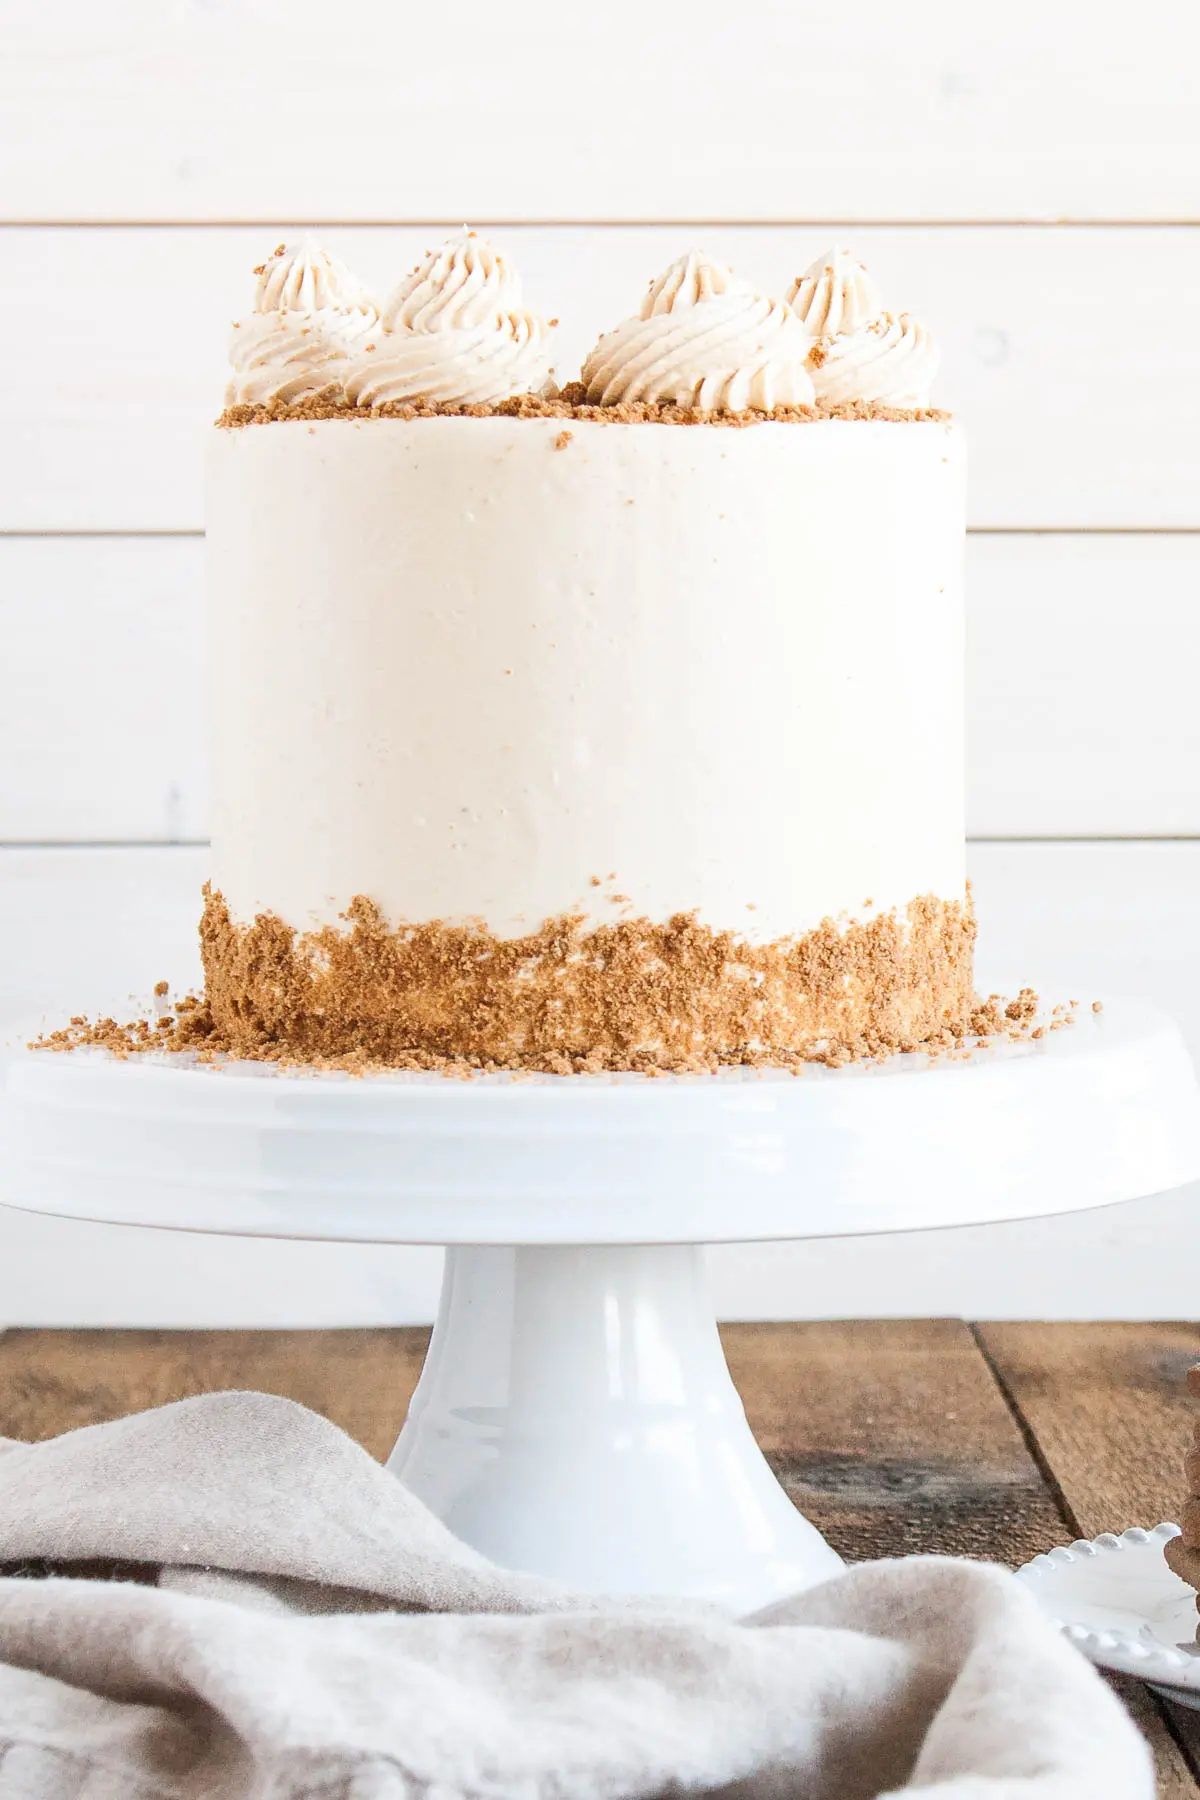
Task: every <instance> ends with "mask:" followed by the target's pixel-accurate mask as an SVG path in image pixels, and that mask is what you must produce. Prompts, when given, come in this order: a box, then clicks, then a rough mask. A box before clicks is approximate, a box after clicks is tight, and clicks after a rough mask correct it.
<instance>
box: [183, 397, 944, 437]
mask: <svg viewBox="0 0 1200 1800" xmlns="http://www.w3.org/2000/svg"><path fill="white" fill-rule="evenodd" d="M331 419H336V420H342V421H353V422H360V421H362V420H364V419H373V420H381V419H393V420H394V419H404V420H408V419H550V420H557V421H560V422H562V421H566V420H570V421H573V422H576V423H579V424H589V425H710V426H711V425H716V426H735V427H736V426H749V425H769V424H795V425H811V424H826V423H829V422H831V421H838V420H840V421H863V422H874V423H876V424H878V423H880V422H884V423H888V424H903V425H912V424H917V425H929V424H933V425H946V424H949V423H950V421H951V414H950V413H948V412H943V411H941V410H940V409H938V408H937V407H931V406H924V407H899V406H883V405H880V404H879V403H878V402H875V401H866V400H854V401H848V402H846V403H845V404H842V405H837V406H822V405H819V404H818V405H810V406H778V407H772V408H755V407H746V408H743V409H741V410H739V411H737V412H730V411H724V410H706V409H703V408H701V407H696V406H676V405H674V404H673V403H671V402H667V401H663V402H659V401H627V402H623V403H620V404H611V405H607V406H599V405H593V404H591V403H590V402H588V401H582V400H576V399H572V398H567V397H566V396H565V393H564V394H560V395H558V396H556V397H552V398H551V397H547V396H545V395H539V394H517V395H513V396H512V397H511V398H510V399H507V400H501V401H496V402H491V401H476V402H472V403H470V404H467V405H458V404H455V403H446V402H438V401H428V400H392V401H386V402H384V403H383V404H381V405H379V406H372V407H367V406H351V405H348V404H346V403H345V402H344V401H339V400H337V399H330V398H328V397H321V396H314V397H311V398H306V399H304V400H297V401H280V400H273V401H270V402H268V403H266V404H264V405H260V406H249V405H242V406H227V407H226V408H225V410H224V412H223V413H222V414H221V415H220V417H219V418H218V419H216V420H215V421H214V422H215V424H216V425H217V426H218V427H219V428H220V429H221V430H224V431H238V430H241V429H242V428H243V427H245V426H248V425H281V424H288V423H292V424H303V423H308V424H312V423H314V422H316V421H318V420H331ZM563 435H564V436H566V438H567V439H568V441H569V436H570V434H569V433H565V434H563ZM563 447H564V448H565V445H564V446H563Z"/></svg>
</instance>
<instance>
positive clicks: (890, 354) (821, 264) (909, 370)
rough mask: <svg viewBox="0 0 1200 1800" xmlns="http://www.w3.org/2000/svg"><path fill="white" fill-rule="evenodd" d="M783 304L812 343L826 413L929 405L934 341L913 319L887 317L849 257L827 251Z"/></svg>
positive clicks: (871, 286) (877, 294)
mask: <svg viewBox="0 0 1200 1800" xmlns="http://www.w3.org/2000/svg"><path fill="white" fill-rule="evenodd" d="M787 298H788V304H789V305H790V307H791V309H792V311H793V312H794V313H795V315H796V317H797V319H799V321H800V322H801V324H802V325H803V326H804V328H805V329H806V330H807V331H809V332H811V333H812V335H813V337H814V338H815V339H816V342H815V343H814V345H813V346H812V350H811V354H810V357H809V365H808V366H809V370H810V373H811V375H812V380H813V386H814V388H815V389H816V395H817V399H818V400H819V401H821V403H822V404H823V405H825V406H844V405H847V404H848V403H851V402H853V401H856V400H861V401H864V402H867V403H869V404H872V405H876V406H895V407H925V406H928V405H929V391H930V388H931V386H932V384H933V378H934V376H935V375H936V374H937V369H938V362H939V360H940V358H939V355H938V350H937V346H936V344H935V342H934V339H933V336H932V333H931V332H930V331H929V330H928V329H927V328H926V327H925V326H924V325H922V324H920V323H919V321H918V320H916V319H914V318H913V317H912V315H911V314H910V313H898V314H897V313H891V312H889V311H888V310H887V308H886V307H885V306H884V304H883V297H882V295H881V294H880V292H879V290H878V288H877V287H876V285H875V283H874V281H872V279H871V277H870V275H869V274H868V273H867V270H866V269H865V267H864V266H863V264H862V263H860V262H858V261H857V260H856V259H855V258H854V257H853V256H852V255H851V254H850V252H849V251H848V250H844V249H841V248H834V249H832V250H827V251H826V253H825V255H824V256H819V257H818V258H817V260H816V261H815V262H814V263H810V264H809V266H808V268H807V269H806V270H805V271H804V273H803V275H798V276H797V277H796V279H795V281H794V282H793V283H792V285H791V288H790V289H789V291H788V296H787Z"/></svg>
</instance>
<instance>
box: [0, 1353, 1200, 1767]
mask: <svg viewBox="0 0 1200 1800" xmlns="http://www.w3.org/2000/svg"><path fill="white" fill-rule="evenodd" d="M427 1338H428V1334H427V1333H426V1332H424V1331H411V1330H410V1331H339V1332H187V1333H172V1332H94V1331H70V1332H62V1331H10V1332H7V1333H4V1334H3V1335H0V1435H4V1436H17V1437H23V1438H26V1439H29V1440H36V1439H40V1438H43V1437H48V1436H52V1435H54V1434H55V1433H57V1432H60V1431H64V1430H70V1429H71V1428H72V1427H74V1426H78V1425H86V1424H94V1423H99V1422H100V1421H102V1420H106V1419H111V1418H116V1417H119V1416H121V1415H122V1414H123V1413H126V1412H129V1411H134V1410H137V1409H139V1408H141V1407H147V1406H155V1405H162V1404H163V1403H165V1402H167V1401H170V1400H175V1399H181V1398H183V1397H184V1396H185V1395H188V1394H194V1393H204V1392H213V1391H216V1390H219V1389H221V1388H229V1387H255V1388H259V1389H264V1390H266V1391H267V1392H271V1393H280V1394H284V1395H286V1396H287V1397H288V1398H290V1399H294V1400H298V1401H300V1402H301V1403H302V1404H303V1405H307V1406H310V1407H312V1408H313V1409H314V1410H316V1411H318V1412H320V1413H322V1414H323V1415H324V1416H325V1417H326V1418H329V1419H332V1420H333V1422H334V1423H335V1424H338V1425H340V1426H341V1427H342V1428H343V1429H344V1430H346V1431H349V1432H350V1434H351V1435H352V1436H354V1437H356V1438H357V1439H358V1440H359V1441H360V1442H361V1443H363V1444H364V1445H365V1447H366V1448H367V1449H368V1450H369V1451H370V1452H371V1453H372V1454H373V1455H375V1456H377V1457H383V1456H386V1455H387V1454H388V1452H389V1451H390V1449H391V1446H392V1444H393V1442H394V1440H395V1436H396V1433H397V1431H398V1428H399V1423H400V1417H401V1414H402V1411H403V1408H404V1405H405V1403H406V1400H407V1397H408V1395H409V1393H410V1392H411V1390H412V1387H413V1385H414V1384H415V1380H416V1377H417V1374H418V1372H419V1368H420V1362H421V1358H422V1356H423V1354H424V1349H425V1345H426V1342H427ZM723 1338H724V1342H725V1347H726V1351H727V1354H728V1356H729V1359H730V1366H731V1368H732V1370H733V1373H734V1377H735V1379H736V1380H737V1381H738V1383H739V1385H740V1387H741V1391H742V1395H743V1398H744V1400H745V1402H746V1409H747V1415H748V1417H749V1419H750V1423H751V1425H752V1427H753V1428H754V1430H755V1432H756V1434H757V1436H758V1438H759V1441H760V1443H762V1445H763V1447H764V1449H765V1450H766V1452H767V1454H768V1456H769V1458H770V1460H771V1462H772V1464H773V1466H774V1467H775V1469H776V1471H777V1473H778V1474H779V1475H780V1477H781V1479H782V1480H783V1482H784V1485H785V1487H786V1488H787V1490H788V1492H789V1493H791V1494H792V1496H793V1498H794V1499H795V1500H796V1501H797V1503H798V1504H800V1505H802V1506H803V1507H804V1509H805V1510H806V1511H807V1512H808V1513H809V1515H810V1516H811V1517H812V1518H813V1519H814V1520H815V1521H816V1522H817V1523H818V1524H819V1525H820V1526H821V1527H822V1529H824V1530H825V1531H827V1532H828V1533H829V1535H830V1537H831V1539H832V1541H833V1542H835V1543H836V1544H838V1546H839V1547H840V1548H841V1549H842V1550H843V1552H844V1553H845V1554H847V1555H848V1556H850V1557H851V1558H852V1559H853V1560H862V1559H864V1558H866V1557H870V1556H877V1555H895V1554H907V1553H911V1552H922V1551H938V1552H946V1553H949V1554H960V1555H974V1556H984V1557H988V1558H994V1559H999V1560H1005V1561H1015V1560H1021V1559H1022V1558H1023V1557H1025V1556H1026V1555H1028V1554H1029V1553H1030V1551H1031V1549H1032V1548H1036V1547H1037V1546H1038V1545H1039V1544H1041V1543H1045V1542H1046V1541H1047V1540H1048V1538H1049V1537H1053V1536H1054V1535H1055V1534H1056V1532H1058V1531H1060V1530H1061V1529H1062V1523H1063V1521H1062V1518H1061V1514H1060V1513H1059V1512H1058V1509H1057V1507H1056V1505H1055V1502H1054V1500H1053V1498H1052V1497H1051V1495H1050V1493H1049V1491H1048V1490H1047V1488H1046V1487H1045V1484H1044V1483H1043V1481H1042V1479H1041V1477H1040V1475H1039V1473H1038V1470H1037V1468H1036V1466H1035V1464H1034V1462H1033V1460H1032V1458H1031V1457H1030V1456H1029V1453H1028V1451H1027V1450H1026V1447H1025V1445H1024V1442H1023V1440H1022V1437H1021V1433H1020V1431H1019V1430H1018V1428H1017V1426H1016V1424H1015V1422H1014V1420H1013V1418H1012V1415H1011V1413H1010V1412H1009V1410H1008V1408H1007V1406H1006V1405H1005V1403H1004V1401H1003V1399H1002V1397H1001V1395H1000V1393H999V1391H998V1389H997V1388H996V1386H995V1384H994V1382H993V1381H992V1380H991V1378H990V1376H989V1374H988V1371H987V1369H986V1367H985V1365H984V1363H983V1361H982V1359H981V1358H980V1356H979V1355H978V1352H977V1350H976V1348H975V1346H974V1343H973V1341H972V1339H971V1336H970V1334H969V1332H968V1330H967V1328H966V1327H965V1326H963V1325H961V1324H958V1323H957V1322H953V1321H936V1320H935V1321H917V1322H903V1321H900V1322H895V1321H893V1322H887V1323H883V1322H874V1323H872V1324H865V1325H864V1324H861V1323H859V1324H855V1323H847V1324H838V1325H829V1324H820V1325H808V1326H794V1325H735V1326H729V1327H726V1328H725V1331H724V1333H723ZM88 1572H91V1573H94V1574H102V1575H109V1576H111V1575H114V1574H117V1575H124V1576H127V1577H135V1578H136V1575H137V1571H136V1570H134V1569H132V1568H130V1569H124V1568H122V1569H99V1568H97V1569H93V1570H91V1571H87V1570H80V1571H78V1573H88ZM1119 1691H1122V1692H1123V1693H1124V1697H1125V1698H1126V1701H1127V1703H1128V1704H1129V1705H1130V1706H1131V1709H1132V1710H1133V1713H1134V1716H1135V1718H1137V1720H1138V1722H1139V1724H1140V1725H1141V1726H1142V1729H1143V1730H1144V1731H1145V1732H1146V1735H1147V1737H1148V1738H1149V1741H1150V1743H1151V1746H1152V1748H1153V1750H1154V1754H1155V1758H1156V1762H1157V1765H1158V1771H1159V1795H1160V1797H1161V1800H1195V1797H1196V1794H1197V1792H1198V1791H1200V1789H1198V1788H1197V1785H1196V1783H1195V1782H1194V1781H1193V1778H1192V1776H1191V1774H1190V1771H1189V1769H1188V1766H1187V1763H1186V1762H1185V1760H1184V1758H1183V1756H1182V1755H1181V1753H1180V1750H1179V1747H1178V1745H1177V1744H1176V1742H1175V1741H1174V1739H1173V1738H1172V1737H1171V1736H1170V1734H1169V1733H1168V1732H1167V1731H1166V1729H1165V1727H1164V1725H1163V1721H1162V1718H1161V1717H1160V1715H1159V1714H1158V1713H1157V1711H1156V1709H1155V1708H1154V1706H1153V1704H1152V1703H1151V1702H1150V1701H1149V1699H1148V1697H1147V1695H1146V1691H1145V1690H1144V1689H1142V1688H1140V1687H1139V1686H1138V1684H1135V1683H1127V1684H1124V1686H1123V1687H1122V1688H1120V1689H1119Z"/></svg>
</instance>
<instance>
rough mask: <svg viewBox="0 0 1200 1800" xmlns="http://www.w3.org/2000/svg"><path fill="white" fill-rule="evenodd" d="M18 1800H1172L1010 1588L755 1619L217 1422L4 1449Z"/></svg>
mask: <svg viewBox="0 0 1200 1800" xmlns="http://www.w3.org/2000/svg"><path fill="white" fill-rule="evenodd" d="M96 1558H100V1559H117V1560H122V1561H136V1562H140V1563H147V1564H154V1565H158V1566H159V1573H158V1578H157V1585H153V1586H151V1585H138V1584H136V1583H134V1582H117V1581H104V1582H98V1581H79V1580H71V1579H65V1578H61V1577H50V1578H48V1579H41V1580H36V1579H27V1578H20V1577H17V1578H10V1579H4V1580H0V1800H201V1797H203V1800H416V1797H417V1796H420V1797H421V1800H618V1797H619V1800H628V1797H632V1796H638V1797H639V1800H640V1797H649V1796H666V1795H672V1796H676V1795H680V1794H707V1795H713V1794H716V1795H724V1796H727V1797H729V1800H734V1797H736V1800H785V1796H786V1797H788V1800H792V1797H795V1800H799V1797H800V1796H803V1797H804V1800H866V1797H867V1796H877V1795H881V1794H888V1793H892V1792H895V1791H897V1790H904V1791H905V1792H906V1793H912V1794H927V1795H930V1796H934V1795H936V1796H937V1800H1110V1797H1111V1800H1151V1796H1152V1795H1153V1779H1152V1775H1151V1770H1150V1765H1149V1759H1148V1756H1147V1753H1146V1750H1145V1747H1144V1745H1143V1744H1142V1741H1141V1739H1140V1738H1139V1736H1138V1734H1137V1733H1136V1732H1135V1730H1134V1728H1133V1727H1132V1725H1131V1724H1130V1723H1129V1721H1128V1719H1127V1718H1126V1717H1125V1714H1124V1713H1123V1711H1122V1709H1121V1707H1120V1706H1119V1705H1118V1703H1117V1701H1116V1700H1115V1699H1114V1698H1113V1696H1112V1695H1111V1694H1110V1693H1109V1692H1108V1690H1107V1688H1106V1687H1105V1686H1104V1684H1103V1682H1101V1681H1100V1679H1099V1678H1098V1677H1097V1676H1096V1675H1095V1673H1094V1672H1093V1671H1092V1669H1091V1668H1089V1666H1088V1665H1087V1664H1086V1663H1085V1662H1084V1660H1083V1658H1082V1657H1080V1656H1079V1655H1078V1653H1077V1652H1076V1651H1075V1650H1073V1649H1072V1648H1071V1647H1070V1646H1069V1645H1067V1644H1066V1643H1064V1642H1062V1641H1061V1640H1060V1639H1059V1638H1058V1637H1057V1636H1056V1635H1055V1633H1054V1631H1053V1630H1052V1629H1051V1628H1050V1627H1049V1626H1048V1625H1047V1624H1046V1623H1045V1621H1044V1620H1043V1619H1042V1618H1041V1616H1040V1615H1039V1614H1038V1612H1037V1611H1036V1608H1035V1606H1034V1603H1033V1601H1032V1600H1031V1599H1030V1598H1029V1596H1028V1595H1027V1594H1026V1593H1025V1592H1024V1590H1023V1588H1022V1587H1021V1586H1020V1584H1019V1583H1018V1582H1016V1581H1015V1580H1014V1579H1013V1578H1012V1577H1011V1576H1009V1575H1007V1574H1005V1573H1003V1572H1002V1571H1001V1570H998V1569H993V1568H988V1567H984V1566H982V1565H978V1564H972V1563H963V1562H954V1561H950V1560H947V1559H942V1558H936V1557H916V1558H911V1559H908V1560H905V1561H901V1562H881V1563H872V1564H865V1565H863V1566H862V1567H860V1568H857V1569H852V1570H850V1571H848V1572H847V1573H846V1574H844V1575H841V1576H838V1577H837V1578H836V1579H835V1580H833V1581H830V1582H827V1583H825V1584H824V1586H822V1587H820V1588H816V1589H814V1590H811V1591H810V1592H808V1593H805V1594H801V1595H799V1596H797V1597H796V1598H794V1599H790V1600H787V1601H784V1602H782V1603H781V1604H779V1605H776V1606H774V1607H771V1608H770V1609H768V1610H767V1611H765V1612H762V1613H759V1614H757V1615H755V1616H754V1617H753V1618H750V1619H746V1620H742V1621H741V1622H736V1621H733V1620H730V1619H728V1618H725V1617H724V1616H722V1615H720V1614H718V1613H716V1612H715V1611H713V1610H710V1609H707V1608H703V1607H698V1606H691V1607H689V1606H684V1605H679V1604H672V1603H670V1602H662V1603H655V1602H639V1603H637V1604H631V1603H628V1602H626V1603H621V1602H609V1601H604V1600H597V1599H594V1598H589V1597H583V1596H576V1595H571V1594H567V1593H565V1592H563V1591H562V1590H560V1589H557V1588H554V1587H551V1586H550V1585H549V1584H547V1583H544V1582H541V1581H538V1580H536V1579H534V1578H532V1577H529V1576H523V1575H510V1574H507V1573H505V1572H503V1571H501V1570H499V1569H496V1568H494V1567H493V1566H492V1565H491V1564H489V1563H487V1562H486V1561H485V1560H484V1559H483V1558H482V1557H480V1556H478V1555H477V1554H476V1553H475V1552H474V1551H471V1550H468V1549H466V1548H465V1546H463V1545H462V1544H460V1543H458V1542H457V1541H456V1540H455V1539H454V1538H452V1537H451V1536H450V1534H449V1533H448V1532H447V1531H446V1530H445V1529H444V1527H443V1526H442V1525H440V1524H439V1523H438V1522H437V1520H435V1519H433V1518H432V1517H431V1516H430V1514H429V1513H427V1512H426V1511H425V1509H424V1508H423V1507H422V1506H421V1505H420V1504H419V1503H418V1502H417V1501H416V1500H415V1499H413V1497H412V1496H411V1495H409V1494H408V1493H406V1492H405V1490H404V1489H403V1488H402V1487H401V1486H400V1484H399V1483H398V1482H397V1481H396V1480H395V1479H394V1478H393V1477H392V1476H390V1475H388V1474H387V1472H386V1471H385V1470H383V1469H382V1468H380V1467H379V1465H378V1464H377V1463H375V1462H373V1461H372V1459H371V1458H370V1457H369V1456H368V1455H367V1454H366V1452H365V1451H363V1450H361V1449H359V1448H358V1446H357V1445H355V1444H354V1443H352V1442H351V1440H350V1439H349V1438H348V1437H346V1436H345V1435H344V1434H343V1433H342V1432H340V1431H338V1430H337V1429H336V1427H334V1426H333V1425H330V1424H329V1423H328V1421H327V1420H324V1419H321V1418H319V1417H317V1416H316V1415H315V1414H314V1413H310V1412H307V1411H306V1410H305V1409H304V1408H303V1407H300V1406H296V1405H294V1404H293V1403H292V1402H291V1401H287V1400H281V1399H276V1398H273V1397H271V1396H268V1395H265V1394H246V1393H235V1394H212V1395H206V1396H204V1397H203V1398H200V1399H195V1400H183V1401H180V1402H178V1403H177V1404H176V1405H173V1406H165V1407H162V1408H160V1409H159V1410H157V1411H155V1412H149V1413H139V1414H136V1415H134V1416H133V1417H131V1418H127V1419H121V1420H118V1421H117V1422H116V1423H114V1424H111V1425H98V1426H89V1427H87V1428H86V1429H84V1430H81V1431H72V1432H68V1433H66V1435H65V1436H63V1437H60V1438H55V1439H52V1440H51V1441H49V1442H48V1443H44V1444H20V1443H15V1442H12V1441H10V1440H0V1559H3V1560H4V1561H7V1562H10V1563H11V1562H13V1561H22V1560H27V1561H28V1562H30V1563H31V1564H34V1565H40V1564H41V1563H42V1561H43V1559H45V1560H48V1561H49V1562H50V1563H51V1564H54V1563H77V1562H79V1561H81V1560H88V1559H96Z"/></svg>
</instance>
